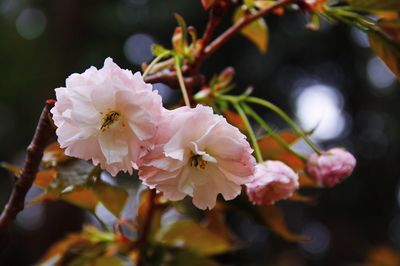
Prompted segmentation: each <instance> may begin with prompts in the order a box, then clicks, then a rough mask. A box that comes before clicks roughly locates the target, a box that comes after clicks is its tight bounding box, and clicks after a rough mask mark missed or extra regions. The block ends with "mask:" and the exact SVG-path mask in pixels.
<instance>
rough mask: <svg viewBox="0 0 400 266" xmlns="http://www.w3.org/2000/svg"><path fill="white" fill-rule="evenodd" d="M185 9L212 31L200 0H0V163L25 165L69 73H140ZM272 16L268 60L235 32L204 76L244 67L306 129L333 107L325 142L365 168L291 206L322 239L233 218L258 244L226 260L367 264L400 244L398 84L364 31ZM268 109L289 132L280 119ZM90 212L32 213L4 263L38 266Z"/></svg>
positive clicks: (297, 222)
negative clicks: (116, 69)
mask: <svg viewBox="0 0 400 266" xmlns="http://www.w3.org/2000/svg"><path fill="white" fill-rule="evenodd" d="M174 12H178V13H180V14H181V15H183V16H184V17H185V18H186V20H187V22H188V24H190V25H194V26H195V27H196V28H197V29H198V31H199V32H200V33H202V30H203V29H204V26H205V23H206V18H207V15H206V13H205V12H204V11H203V10H202V8H201V6H200V0H169V1H163V0H158V1H157V0H118V1H104V0H97V1H89V0H87V1H81V0H54V1H39V0H38V1H28V0H25V1H23V0H0V161H11V162H15V163H21V162H22V160H23V156H24V149H25V147H26V146H27V145H28V143H29V141H30V139H31V137H32V134H33V132H34V129H35V126H36V123H37V118H38V116H39V114H40V111H41V109H42V107H43V104H44V101H45V100H46V99H47V98H49V97H54V92H53V90H54V88H56V87H60V86H63V85H64V82H65V78H66V77H67V76H68V75H70V74H71V73H74V72H79V73H81V72H82V71H84V70H85V69H86V68H88V67H89V66H91V65H94V66H96V67H101V66H102V63H103V61H104V59H105V58H106V57H108V56H110V57H112V58H113V59H114V61H115V62H116V63H117V64H119V65H120V66H121V67H123V68H129V69H132V70H133V71H136V70H139V64H140V62H141V61H143V60H144V61H149V60H151V57H150V55H149V45H150V44H151V43H152V42H157V43H161V44H163V45H164V46H166V47H170V36H171V34H172V32H173V29H174V27H175V25H176V22H175V19H174V16H173V13H174ZM229 16H230V14H228V15H227V17H226V24H225V25H223V26H222V28H224V27H226V26H228V23H229V22H230V17H229ZM267 23H268V25H269V27H270V39H271V40H270V45H269V52H268V53H267V54H266V55H262V54H259V52H258V51H257V49H256V48H255V46H253V44H251V43H250V42H249V41H248V40H246V39H245V38H243V37H235V38H234V39H233V40H232V41H231V42H229V43H228V44H226V45H225V46H224V47H223V48H222V49H221V50H220V51H218V52H217V53H216V54H215V56H213V57H212V58H210V59H209V60H208V61H207V62H206V63H205V65H204V67H203V72H204V73H205V74H206V76H207V77H211V76H212V74H214V73H216V72H219V71H221V70H222V69H223V68H224V67H225V66H228V65H231V66H233V67H235V68H236V71H237V76H236V78H235V83H236V84H237V92H240V91H243V90H244V89H245V88H246V87H247V86H250V85H251V86H253V87H254V88H255V95H257V96H261V97H263V98H266V99H268V100H270V101H272V102H274V103H277V104H278V105H279V106H281V107H282V108H284V109H285V110H286V111H288V112H289V114H291V115H292V116H293V117H297V118H298V119H299V121H300V122H303V126H305V127H306V128H307V127H309V128H310V126H311V127H312V126H313V125H312V124H313V123H314V126H315V124H316V123H318V121H319V120H320V119H321V114H322V115H323V114H326V116H324V118H322V119H327V120H326V121H325V122H324V121H323V120H321V123H320V125H321V127H323V128H324V129H322V130H321V131H319V132H318V131H317V132H316V137H317V140H319V141H320V143H321V145H322V146H324V147H326V148H327V147H331V146H345V147H347V148H348V149H349V150H350V151H352V152H354V154H355V155H356V157H357V159H358V165H357V168H356V170H355V173H354V174H353V176H352V177H351V178H350V179H349V180H348V181H346V182H344V183H343V184H341V185H339V186H337V187H335V188H333V189H329V190H323V191H321V193H320V198H319V201H318V205H317V206H305V205H302V204H294V203H284V204H283V206H284V208H285V213H286V215H287V219H288V223H289V226H290V228H292V229H293V230H294V231H296V232H301V233H305V234H307V235H309V236H311V237H312V239H313V240H312V241H311V242H309V243H307V244H288V243H286V242H285V241H284V240H282V239H280V238H279V237H276V236H275V235H273V234H272V233H270V232H268V230H266V229H264V228H262V227H258V226H255V225H254V224H252V223H251V222H250V221H247V220H246V219H243V218H237V217H234V215H233V216H232V217H230V219H229V220H230V223H231V225H232V227H233V228H234V230H235V232H236V233H237V234H238V235H240V236H241V238H242V240H243V243H245V244H244V246H247V248H244V249H243V250H241V251H239V252H237V253H236V254H232V255H230V256H223V257H222V258H221V260H222V261H226V262H227V263H228V264H231V265H232V264H234V265H359V263H362V262H363V261H364V260H365V258H366V256H367V254H368V252H369V251H370V250H371V249H374V248H376V247H379V246H382V245H384V246H387V247H390V248H393V249H396V248H400V209H399V204H400V192H399V182H398V180H399V178H400V124H399V121H400V112H399V109H400V108H399V102H400V86H399V83H398V82H397V81H396V80H395V78H394V76H393V75H392V74H391V73H390V72H388V70H387V69H386V68H385V67H384V66H383V64H382V63H381V62H380V61H379V60H378V59H377V58H376V57H375V56H374V55H373V54H372V53H371V51H370V49H369V47H368V43H367V41H366V36H365V35H364V34H362V33H360V32H357V31H355V30H352V29H350V28H349V27H346V26H343V25H335V26H329V25H324V26H323V28H322V30H321V31H319V32H310V31H308V30H306V29H305V24H306V23H307V16H306V15H304V14H301V13H298V14H290V13H288V14H286V15H284V16H282V17H278V16H269V17H268V18H267ZM157 88H158V89H159V90H160V93H161V94H162V95H164V97H165V101H166V102H168V101H173V100H174V97H176V93H175V92H172V91H171V90H169V89H168V88H165V87H164V86H158V87H157ZM302 96H303V97H302ZM306 96H307V97H306ZM321 97H322V98H321ZM264 116H265V118H267V119H268V121H271V122H272V124H274V126H276V127H279V128H284V124H282V123H281V122H280V121H278V119H277V118H276V117H274V116H272V115H271V114H268V113H265V114H264ZM315 117H317V118H315ZM304 121H306V122H304ZM307 121H308V122H307ZM0 176H1V177H2V178H0V189H1V193H0V205H1V206H3V205H4V204H5V202H6V200H7V198H8V196H9V193H10V191H11V184H12V183H11V179H10V178H9V175H8V174H7V173H6V172H5V171H3V170H0ZM85 219H87V217H86V216H85V215H84V214H82V212H81V211H80V210H78V209H76V208H74V207H72V206H70V205H67V204H63V203H51V204H46V205H45V206H36V207H32V208H30V209H26V210H25V211H24V212H22V213H21V214H20V215H19V218H18V220H17V222H16V224H15V225H14V226H13V228H12V232H11V239H10V241H11V242H10V243H11V244H10V245H9V247H8V248H7V249H6V250H2V251H1V253H0V265H30V264H32V263H33V262H35V261H37V260H38V258H40V256H41V255H42V254H43V253H44V252H45V250H46V249H47V248H48V247H49V246H50V245H51V244H52V243H53V242H54V241H56V240H58V239H60V238H61V237H63V236H64V235H65V234H67V233H68V232H71V231H77V230H79V229H80V227H81V224H82V222H84V221H85Z"/></svg>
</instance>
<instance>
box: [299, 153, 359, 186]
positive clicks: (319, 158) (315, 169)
mask: <svg viewBox="0 0 400 266" xmlns="http://www.w3.org/2000/svg"><path fill="white" fill-rule="evenodd" d="M355 166H356V159H355V158H354V156H353V155H352V154H351V153H350V152H348V151H346V150H344V149H340V148H333V149H330V150H328V151H325V152H323V153H322V154H321V155H318V154H312V155H311V156H310V157H309V158H308V162H307V172H308V173H309V174H310V175H311V176H312V177H314V178H315V179H316V180H317V181H318V182H319V183H321V184H323V185H325V186H327V187H333V186H335V185H336V184H338V183H340V182H342V181H343V180H344V179H345V178H346V177H348V176H349V175H351V174H352V173H353V170H354V167H355Z"/></svg>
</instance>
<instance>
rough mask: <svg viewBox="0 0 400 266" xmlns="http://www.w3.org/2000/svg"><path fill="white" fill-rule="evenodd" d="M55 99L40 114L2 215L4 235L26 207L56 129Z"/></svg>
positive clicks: (1, 231) (1, 222) (1, 225)
mask: <svg viewBox="0 0 400 266" xmlns="http://www.w3.org/2000/svg"><path fill="white" fill-rule="evenodd" d="M54 103H55V101H54V100H48V101H47V102H46V105H45V107H44V108H43V111H42V114H41V115H40V119H39V123H38V125H37V127H36V131H35V134H34V136H33V139H32V142H31V144H30V145H29V146H28V148H27V155H26V159H25V165H24V167H23V168H22V171H21V174H20V175H19V177H18V179H17V180H16V182H15V184H14V187H13V190H12V192H11V196H10V199H9V200H8V203H7V204H6V206H5V207H4V210H3V212H2V214H1V216H0V234H1V235H4V233H5V231H6V230H7V228H8V226H9V225H10V224H11V223H12V222H13V221H14V220H15V217H16V216H17V214H18V213H19V212H20V211H22V210H23V209H24V206H25V196H26V194H27V193H28V190H29V189H30V188H31V186H32V184H33V181H34V180H35V176H36V173H37V172H38V169H39V165H40V162H41V160H42V157H43V151H44V149H45V147H46V145H47V143H48V142H49V139H50V138H51V137H52V136H53V134H54V129H53V127H52V124H51V122H50V120H49V113H50V109H51V107H52V106H54Z"/></svg>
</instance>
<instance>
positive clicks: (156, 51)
mask: <svg viewBox="0 0 400 266" xmlns="http://www.w3.org/2000/svg"><path fill="white" fill-rule="evenodd" d="M166 52H169V50H168V49H166V48H164V47H163V46H162V45H160V44H153V45H152V46H151V53H152V54H153V55H154V56H155V57H157V56H160V55H162V54H165V53H166Z"/></svg>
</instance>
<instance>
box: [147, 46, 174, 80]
mask: <svg viewBox="0 0 400 266" xmlns="http://www.w3.org/2000/svg"><path fill="white" fill-rule="evenodd" d="M170 53H171V52H170V51H165V52H164V53H162V54H160V55H159V56H157V57H156V58H154V60H153V61H152V62H151V63H150V65H149V66H148V67H147V68H146V70H145V71H144V73H143V79H144V78H145V77H147V75H148V74H149V73H150V71H151V70H152V69H153V67H154V66H155V65H156V64H157V63H158V62H160V60H161V59H163V58H164V57H166V56H167V55H169V54H170Z"/></svg>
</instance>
